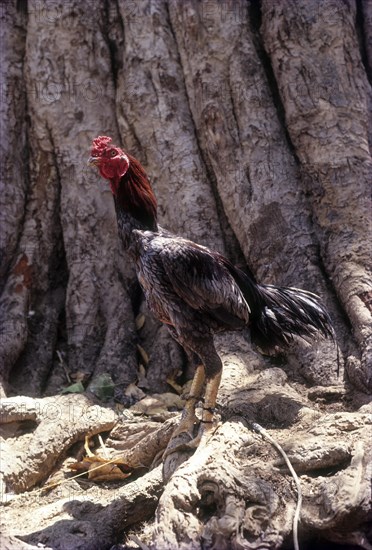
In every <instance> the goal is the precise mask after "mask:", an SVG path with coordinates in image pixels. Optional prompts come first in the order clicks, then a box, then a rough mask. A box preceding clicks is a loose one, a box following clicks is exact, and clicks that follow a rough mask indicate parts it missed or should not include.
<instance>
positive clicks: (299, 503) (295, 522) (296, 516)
mask: <svg viewBox="0 0 372 550" xmlns="http://www.w3.org/2000/svg"><path fill="white" fill-rule="evenodd" d="M252 428H253V429H254V430H255V431H256V432H257V433H259V434H261V435H262V436H263V437H265V438H266V439H267V440H268V441H270V443H271V444H272V445H274V447H275V448H276V449H277V450H278V451H279V452H280V454H281V455H282V457H283V458H284V460H285V463H286V464H287V466H288V469H289V471H290V472H291V474H292V476H293V479H294V480H295V483H296V488H297V506H296V510H295V513H294V516H293V546H294V550H300V547H299V544H298V522H299V520H300V513H301V507H302V491H301V484H300V480H299V479H298V475H297V474H296V472H295V470H294V468H293V466H292V464H291V462H290V460H289V458H288V456H287V455H286V453H285V451H284V450H283V448H282V447H281V446H280V445H279V443H277V442H276V441H275V439H273V438H272V437H271V435H270V434H268V433H267V431H266V430H265V428H263V427H262V426H260V425H259V424H257V423H256V422H254V423H253V424H252Z"/></svg>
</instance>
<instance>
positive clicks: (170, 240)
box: [90, 136, 334, 452]
mask: <svg viewBox="0 0 372 550" xmlns="http://www.w3.org/2000/svg"><path fill="white" fill-rule="evenodd" d="M90 162H91V163H92V164H95V165H97V166H98V168H99V171H100V173H101V175H102V176H103V177H104V178H106V179H108V180H109V182H110V186H111V190H112V192H113V195H114V199H115V207H116V213H117V221H118V229H119V235H120V237H121V240H122V242H123V244H124V246H125V248H126V249H127V251H128V253H129V254H130V256H131V257H132V259H133V261H134V262H135V265H136V271H137V276H138V280H139V283H140V285H141V287H142V289H143V292H144V294H145V297H146V301H147V304H148V307H149V309H150V310H151V311H152V313H153V314H154V315H155V317H157V318H158V319H159V320H160V321H162V322H163V323H165V324H166V325H167V326H168V328H169V330H170V331H171V333H172V335H173V336H174V338H175V339H176V340H177V341H178V342H179V343H180V344H181V345H182V346H183V347H184V349H185V350H186V351H187V352H188V353H189V354H190V352H191V353H192V354H193V355H194V357H195V360H196V362H197V364H198V367H197V369H196V374H195V377H194V381H193V384H192V387H191V391H190V395H189V398H188V400H187V403H186V406H185V410H184V413H183V417H182V420H181V424H180V426H179V428H178V429H177V430H176V436H178V435H179V434H180V433H181V432H185V431H186V432H188V433H190V434H192V433H193V429H194V423H195V422H196V416H195V412H194V409H195V405H196V402H197V401H198V400H199V399H200V398H201V396H202V393H203V387H204V385H205V391H204V403H203V417H202V421H201V422H202V424H201V428H200V430H199V437H197V438H196V439H195V440H194V441H196V442H199V440H200V438H201V437H202V436H203V435H204V434H205V433H207V431H208V428H210V426H211V425H212V418H213V409H214V406H215V402H216V397H217V390H218V386H219V383H220V379H221V371H222V362H221V359H220V357H219V356H218V354H217V352H216V349H215V347H214V343H213V334H214V333H216V332H220V331H226V330H240V329H242V328H244V327H247V326H248V327H249V328H250V330H251V334H252V339H255V340H256V341H257V342H258V343H259V344H260V346H261V347H270V348H273V347H275V346H282V347H283V346H286V345H288V344H289V343H290V342H291V341H292V340H293V337H294V336H300V337H303V338H309V337H312V336H313V335H314V334H315V333H317V332H319V333H321V334H322V335H323V336H325V337H331V338H333V335H334V331H333V327H332V323H331V320H330V318H329V315H328V313H327V311H326V309H325V308H324V306H323V305H322V304H321V303H320V300H319V298H318V297H317V296H316V295H315V294H312V293H310V292H307V291H304V290H299V289H294V288H280V287H275V286H273V285H263V284H259V283H257V281H256V280H255V278H254V276H253V274H252V273H250V272H247V273H246V272H243V271H242V270H240V269H239V268H237V267H235V266H234V265H233V264H231V263H230V262H229V261H228V260H227V259H226V258H225V257H224V256H222V255H221V254H219V253H217V252H214V251H211V250H210V249H208V248H206V247H204V246H201V245H199V244H196V243H194V242H192V241H190V240H187V239H184V238H181V237H178V236H176V235H173V234H171V233H169V232H168V231H166V230H164V229H162V228H161V227H159V226H158V224H157V210H156V199H155V196H154V194H153V191H152V189H151V186H150V183H149V181H148V178H147V176H146V174H145V172H144V170H143V168H142V167H141V165H140V164H139V163H138V161H137V160H136V159H134V158H133V157H131V156H130V155H127V154H126V153H124V152H123V151H122V150H121V149H120V148H119V147H115V146H113V145H111V139H110V138H107V137H104V136H100V137H98V138H97V139H95V140H94V142H93V148H92V156H91V158H90ZM171 451H172V452H173V451H174V449H172V448H171Z"/></svg>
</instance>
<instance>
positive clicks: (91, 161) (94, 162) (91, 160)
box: [87, 157, 100, 166]
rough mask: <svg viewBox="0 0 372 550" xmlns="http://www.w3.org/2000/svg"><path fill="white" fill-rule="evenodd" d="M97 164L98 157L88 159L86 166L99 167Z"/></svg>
mask: <svg viewBox="0 0 372 550" xmlns="http://www.w3.org/2000/svg"><path fill="white" fill-rule="evenodd" d="M99 162H100V159H99V157H89V159H88V162H87V164H88V166H92V165H93V166H99Z"/></svg>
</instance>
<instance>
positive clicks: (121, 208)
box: [114, 155, 158, 231]
mask: <svg viewBox="0 0 372 550" xmlns="http://www.w3.org/2000/svg"><path fill="white" fill-rule="evenodd" d="M127 156H128V158H129V168H128V170H127V172H126V173H125V175H124V176H123V177H122V178H121V179H120V181H119V182H118V183H117V185H115V184H114V185H115V187H116V196H115V204H116V209H117V211H118V214H119V215H120V214H121V215H124V216H125V217H126V218H128V220H129V217H130V216H131V217H133V218H134V220H133V228H134V229H144V230H149V231H157V229H158V226H157V203H156V198H155V195H154V192H153V190H152V188H151V185H150V182H149V179H148V177H147V174H146V172H145V170H144V169H143V168H142V166H141V164H140V163H139V162H138V160H136V159H135V158H134V157H132V156H131V155H127Z"/></svg>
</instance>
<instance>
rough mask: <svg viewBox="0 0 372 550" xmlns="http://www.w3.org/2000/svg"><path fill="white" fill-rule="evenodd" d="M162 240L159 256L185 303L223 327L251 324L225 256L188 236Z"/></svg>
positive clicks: (177, 292) (243, 299)
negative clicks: (188, 238) (194, 241)
mask: <svg viewBox="0 0 372 550" xmlns="http://www.w3.org/2000/svg"><path fill="white" fill-rule="evenodd" d="M162 241H163V242H162V243H161V246H160V249H159V257H160V259H161V262H162V265H163V268H164V270H165V273H166V275H167V278H168V279H169V282H170V284H171V285H172V289H173V291H174V292H175V293H176V294H177V296H178V297H179V298H181V300H182V301H183V302H184V303H186V304H187V305H188V306H190V307H191V308H193V309H194V310H197V311H199V312H204V313H206V314H208V315H209V316H210V317H212V318H213V319H214V321H215V322H216V323H217V325H218V323H220V325H221V326H220V328H221V329H222V328H228V327H231V328H238V327H239V326H244V325H245V324H247V323H248V321H249V313H250V309H249V305H248V304H247V302H246V300H245V298H244V296H243V294H242V292H241V290H240V288H239V286H238V285H237V284H236V282H235V280H234V278H233V276H232V275H231V274H230V272H229V270H228V269H227V267H226V265H225V263H226V260H225V259H224V258H223V257H222V256H221V255H219V254H218V253H215V252H211V251H210V250H209V249H208V248H205V247H203V246H200V245H197V244H195V243H193V242H191V241H188V240H186V239H180V238H172V239H166V238H165V239H162ZM154 244H155V243H154ZM215 328H218V327H215Z"/></svg>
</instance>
